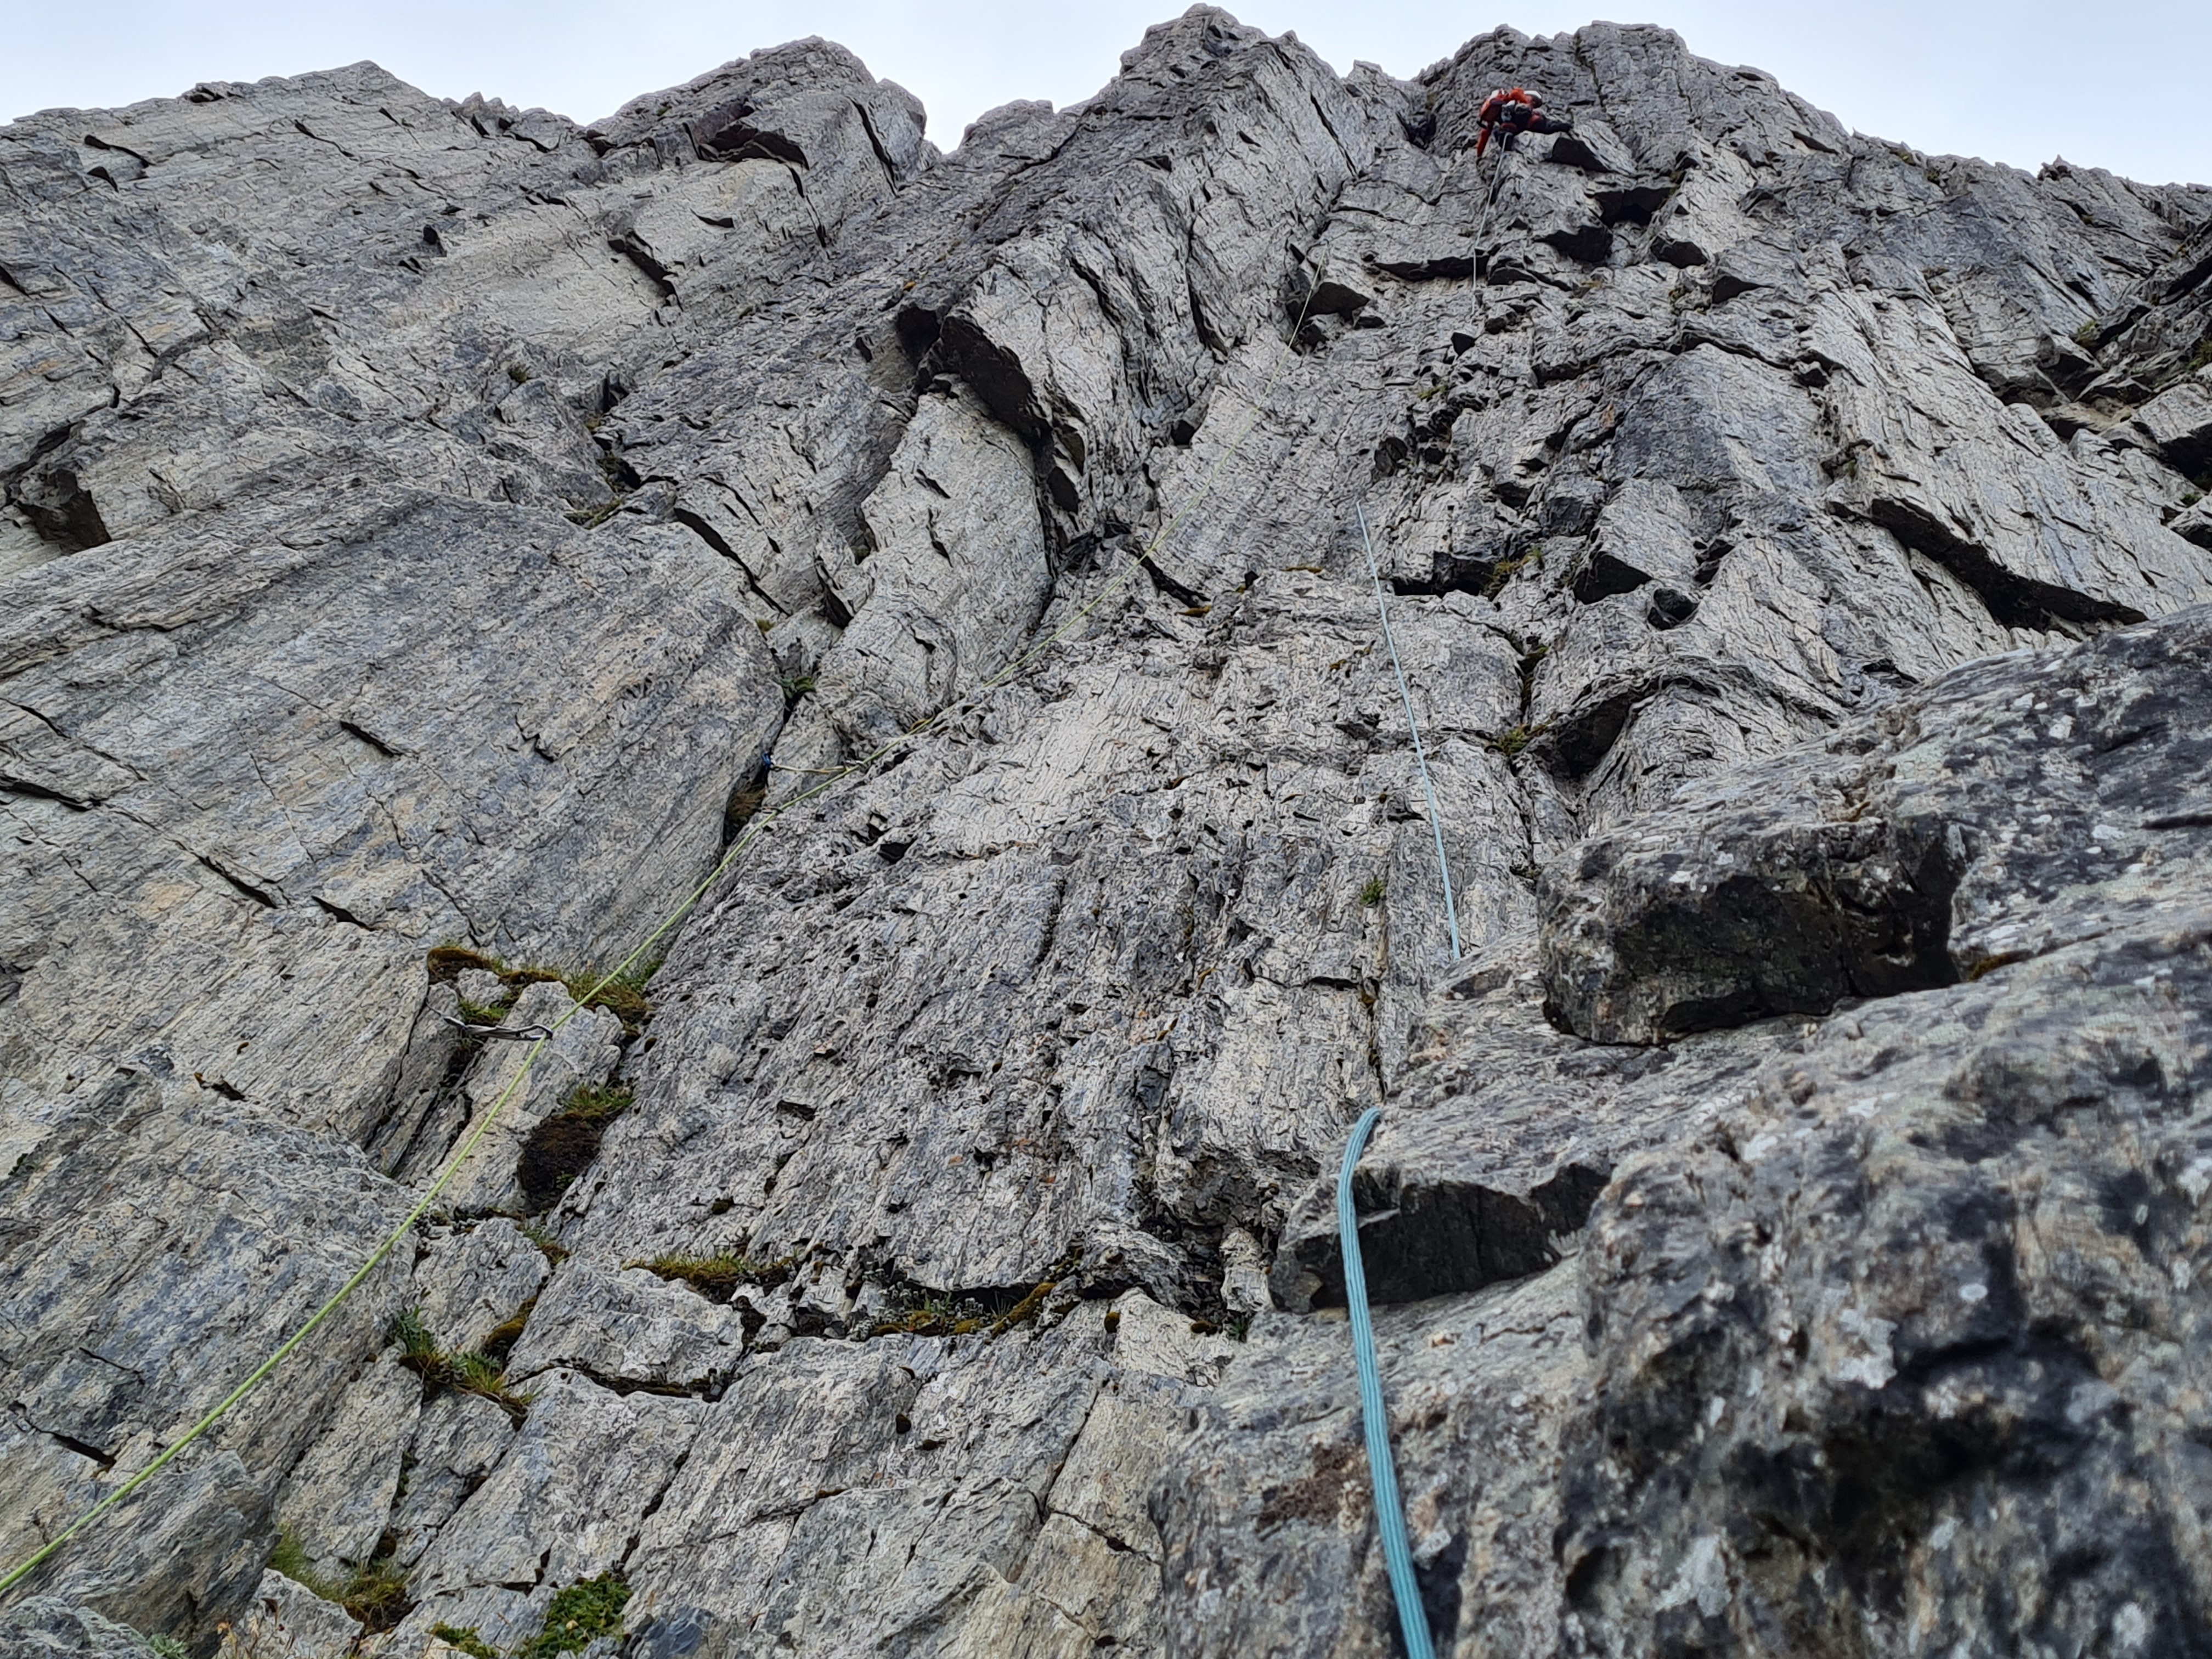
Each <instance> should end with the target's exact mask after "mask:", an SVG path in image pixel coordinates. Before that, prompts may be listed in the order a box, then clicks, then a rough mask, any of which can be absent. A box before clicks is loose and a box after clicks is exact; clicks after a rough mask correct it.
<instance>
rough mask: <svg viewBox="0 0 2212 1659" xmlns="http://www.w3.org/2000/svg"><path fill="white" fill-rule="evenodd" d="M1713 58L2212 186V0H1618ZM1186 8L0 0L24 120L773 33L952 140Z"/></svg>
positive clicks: (542, 97) (1460, 17)
mask: <svg viewBox="0 0 2212 1659" xmlns="http://www.w3.org/2000/svg"><path fill="white" fill-rule="evenodd" d="M1592 3H1593V0H1498V3H1497V4H1496V5H1492V4H1490V3H1484V4H1480V5H1465V4H1450V5H1437V4H1424V3H1402V4H1398V5H1395V6H1389V7H1376V6H1371V5H1354V4H1346V3H1344V0H1335V3H1311V0H1251V3H1248V4H1245V5H1243V6H1231V7H1230V9H1231V10H1232V11H1234V12H1236V13H1237V15H1238V16H1240V17H1241V18H1242V19H1243V21H1246V22H1248V23H1252V24H1256V25H1258V26H1259V27H1262V28H1265V29H1267V30H1268V31H1270V32H1271V33H1281V32H1283V31H1284V30H1285V29H1295V30H1296V31H1297V33H1298V36H1299V38H1300V39H1302V40H1304V41H1305V42H1306V43H1307V44H1308V45H1310V46H1312V47H1313V48H1314V49H1315V50H1316V51H1317V52H1320V53H1321V54H1322V57H1324V58H1327V59H1328V61H1329V62H1330V63H1332V64H1334V65H1335V66H1336V67H1337V68H1338V69H1339V70H1344V69H1347V68H1349V67H1350V65H1351V64H1352V60H1353V59H1355V58H1365V59H1367V60H1368V61H1370V62H1372V63H1378V64H1381V65H1382V66H1383V68H1384V69H1386V70H1389V72H1390V73H1392V74H1394V75H1397V76H1412V75H1413V74H1414V73H1416V72H1417V71H1419V70H1421V69H1422V68H1424V67H1425V66H1426V65H1427V64H1431V63H1433V62H1434V61H1436V60H1437V58H1443V57H1447V56H1449V54H1450V53H1451V52H1452V50H1453V49H1454V48H1455V47H1456V46H1458V45H1459V44H1460V42H1462V40H1467V39H1468V37H1470V36H1472V35H1475V34H1480V33H1483V32H1484V31H1485V30H1486V29H1490V28H1492V27H1496V26H1497V25H1498V24H1499V23H1510V24H1511V25H1512V26H1513V27H1516V28H1518V29H1521V30H1522V31H1524V32H1526V33H1530V34H1550V33H1558V32H1559V31H1561V30H1565V29H1572V28H1574V27H1577V26H1579V25H1580V24H1582V23H1584V22H1587V21H1589V20H1590V18H1591V16H1592V15H1594V14H1593V13H1592V11H1591V10H1590V9H1589V7H1590V6H1591V5H1592ZM1603 3H1606V4H1607V5H1608V6H1611V7H1613V8H1614V9H1611V10H1610V11H1608V12H1605V13H1597V14H1595V15H1610V16H1611V17H1612V18H1613V21H1620V22H1655V23H1663V24H1665V25H1667V26H1668V27H1672V28H1674V29H1675V30H1676V31H1678V32H1679V33H1680V34H1681V35H1682V36H1683V37H1684V39H1686V40H1687V41H1688V42H1689V44H1690V47H1691V49H1692V51H1693V52H1697V53H1699V55H1700V56H1702V57H1705V58H1716V59H1718V60H1720V61H1721V62H1723V63H1729V64H1753V65H1756V66H1757V67H1759V68H1760V69H1763V70H1768V71H1770V72H1771V73H1772V74H1774V75H1776V76H1778V77H1780V79H1781V81H1782V82H1783V84H1784V85H1785V86H1787V87H1789V88H1791V89H1792V90H1793V91H1795V92H1797V93H1798V94H1802V96H1804V97H1806V98H1808V99H1809V100H1812V101H1813V102H1814V103H1815V104H1817V105H1819V106H1821V107H1822V108H1824V109H1826V110H1829V111H1831V112H1833V113H1834V114H1835V115H1836V116H1838V118H1840V119H1841V120H1842V121H1843V123H1844V125H1846V126H1848V127H1853V128H1856V129H1857V130H1858V131H1862V132H1865V133H1868V134H1870V135H1874V136H1876V137H1883V138H1888V139H1892V140H1895V141H1898V142H1901V143H1908V144H1911V145H1913V146H1916V147H1917V148H1918V149H1923V150H1926V151H1929V152H1930V153H1931V154H1943V153H1949V154H1954V155H1978V156H1982V157H1984V158H1985V159H1987V160H1990V161H2006V162H2010V163H2011V164H2013V165H2014V166H2016V167H2027V168H2031V169H2032V168H2033V167H2037V166H2039V165H2040V164H2041V163H2043V162H2045V161H2049V160H2051V158H2052V157H2054V156H2057V155H2063V156H2064V157H2066V159H2067V160H2069V161H2074V162H2075V163H2078V164H2081V165H2087V166H2093V167H2110V168H2111V169H2112V170H2113V171H2114V172H2116V173H2123V174H2125V175H2127V176H2128V177H2130V178H2134V179H2140V180H2142V181H2143V182H2145V183H2148V184H2166V183H2173V182H2197V183H2204V184H2212V96H2209V95H2208V92H2207V88H2208V85H2212V82H2208V81H2207V79H2206V68H2207V65H2208V64H2212V3H2208V0H2068V3H2064V4H2060V3H2056V0H1851V3H1850V5H1849V6H1844V5H1841V4H1836V3H1829V4H1820V5H1814V4H1807V3H1803V0H1634V9H1626V10H1624V9H1619V3H1620V0H1603ZM1175 9H1176V0H1151V3H1129V0H1086V3H1084V4H1081V5H1071V4H1068V3H1066V0H1058V3H1055V0H1021V3H1012V0H903V3H891V0H805V3H797V0H722V3H720V4H712V3H702V0H654V3H653V4H651V5H649V6H647V5H630V4H626V3H623V0H350V3H348V0H306V3H301V0H281V3H278V0H199V3H184V0H106V3H103V4H102V5H101V6H100V9H99V11H98V14H97V16H96V21H95V19H94V16H93V15H90V14H87V13H84V12H81V11H79V10H77V9H76V6H75V5H70V4H61V3H57V0H0V43H4V46H0V120H7V119H12V118H15V117H16V116H19V115H23V114H27V113H29V112H32V111H33V110H38V109H46V108H52V107H54V106H63V105H76V106H82V107H86V108H97V107H105V106H115V105H119V104H125V103H129V102H131V101H133V100H137V99H140V98H151V97H167V96H173V95H175V94H178V93H180V92H183V91H184V90H185V89H186V88H189V87H191V85H192V84H193V83H194V82H198V81H211V80H223V81H251V80H256V79H258V78H259V77H260V76H264V75H292V74H298V73H300V72H301V71H303V70H314V69H329V68H332V67H335V66H336V65H338V64H349V63H353V62H356V61H357V60H359V59H361V58H374V60H375V61H376V62H378V63H380V64H383V65H384V67H385V68H386V69H387V70H391V71H392V73H393V74H395V75H398V76H400V77H401V78H403V79H404V80H407V81H410V82H413V83H414V84H416V86H419V87H421V88H423V89H425V90H426V91H428V92H431V93H433V94H438V95H440V96H443V97H451V98H460V97H465V96H466V95H467V94H470V93H471V92H482V93H483V94H486V95H487V96H489V97H499V98H504V99H506V100H507V101H508V102H509V103H511V104H514V105H518V106H524V107H527V106H532V105H538V106H544V107H545V108H548V109H551V110H555V111H557V112H560V113H562V114H563V115H568V116H572V117H574V118H577V119H579V120H590V119H592V118H596V117H599V116H601V115H605V114H608V113H610V112H612V111H613V110H614V109H615V108H617V106H620V105H622V104H623V103H624V102H627V101H628V100H629V99H631V98H633V97H635V96H636V95H638V94H641V93H646V92H652V91H657V90H659V88H663V87H667V86H672V85H675V84H677V83H678V82H683V81H688V80H690V78H691V77H692V76H696V75H700V74H702V73H704V72H705V71H707V70H710V69H713V68H714V67H715V66H716V65H717V64H721V63H724V62H726V61H727V60H729V59H731V58H738V57H742V56H744V54H745V53H746V52H750V51H753V50H754V49H756V48H757V47H760V46H773V45H775V44H777V43H778V42H781V41H784V40H793V39H797V38H799V37H800V36H802V35H808V34H822V35H826V36H828V37H829V39H831V40H837V41H841V42H842V43H843V44H844V45H846V46H849V47H851V48H852V49H853V50H854V52H858V53H859V54H860V57H861V58H864V59H865V60H866V62H867V64H868V66H869V68H870V69H871V70H873V71H874V73H875V74H877V75H878V76H888V77H889V78H890V79H891V80H894V81H896V82H899V83H900V84H901V85H902V86H904V87H906V88H908V89H909V90H910V91H912V92H915V93H916V94H919V95H920V96H921V100H922V101H923V102H924V103H925V104H926V105H927V106H928V109H929V113H930V121H929V132H930V137H932V138H933V139H934V140H935V141H936V143H938V145H939V147H940V148H942V149H951V148H952V147H953V146H954V145H956V144H957V143H958V142H959V137H960V133H961V131H962V129H963V127H965V126H966V125H967V124H968V123H969V121H972V120H973V119H975V117H976V116H978V115H980V114H981V113H982V112H984V111H985V110H987V109H989V108H992V107H994V106H997V105H999V104H1002V103H1005V102H1006V101H1007V100H1011V99H1015V98H1049V99H1050V100H1053V102H1054V103H1055V104H1070V103H1074V102H1077V101H1078V100H1081V99H1083V98H1085V97H1088V96H1089V95H1090V94H1091V93H1093V92H1095V91H1097V88H1099V87H1100V86H1101V85H1103V83H1104V82H1106V81H1107V80H1108V79H1109V78H1110V77H1111V76H1112V75H1113V74H1114V71H1115V64H1116V60H1117V58H1119V57H1120V55H1121V52H1122V51H1124V50H1125V49H1126V48H1127V47H1128V46H1132V45H1133V44H1135V42H1136V40H1138V38H1139V36H1140V35H1141V34H1142V33H1144V29H1145V27H1146V24H1148V23H1152V22H1158V21H1161V20H1162V19H1164V18H1165V17H1167V16H1170V15H1173V13H1174V10H1175Z"/></svg>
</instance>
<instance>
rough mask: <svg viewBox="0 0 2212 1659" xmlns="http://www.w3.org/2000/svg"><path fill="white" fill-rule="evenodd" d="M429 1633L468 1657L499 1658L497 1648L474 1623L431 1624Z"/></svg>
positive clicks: (479, 1658) (480, 1658)
mask: <svg viewBox="0 0 2212 1659" xmlns="http://www.w3.org/2000/svg"><path fill="white" fill-rule="evenodd" d="M430 1634H431V1635H433V1636H435V1637H436V1638H438V1639H439V1640H440V1641H441V1642H443V1643H444V1644H446V1645H447V1647H449V1648H459V1650H461V1651H462V1652H463V1653H465V1654H467V1655H468V1656H469V1659H499V1650H498V1649H497V1648H495V1647H494V1646H492V1644H490V1643H489V1642H487V1641H485V1640H484V1639H483V1632H482V1631H480V1630H478V1629H477V1627H476V1626H474V1625H458V1626H456V1625H433V1626H430Z"/></svg>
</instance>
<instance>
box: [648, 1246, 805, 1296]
mask: <svg viewBox="0 0 2212 1659" xmlns="http://www.w3.org/2000/svg"><path fill="white" fill-rule="evenodd" d="M796 1265H797V1262H796V1259H795V1258H793V1257H792V1256H780V1257H778V1258H777V1259H776V1260H775V1261H754V1260H753V1259H752V1258H751V1257H750V1256H743V1255H656V1256H654V1257H653V1258H652V1259H651V1260H649V1261H625V1262H623V1266H624V1267H642V1268H644V1269H645V1270H646V1271H647V1273H657V1274H659V1276H660V1277H661V1278H663V1279H672V1280H675V1281H677V1282H678V1283H680V1284H684V1285H690V1287H691V1288H692V1289H693V1290H695V1291H698V1292H699V1294H700V1295H702V1296H703V1297H706V1298H707V1299H708V1301H710V1302H727V1301H728V1300H729V1299H730V1297H732V1295H733V1294H735V1293H736V1291H737V1288H738V1285H781V1284H782V1283H783V1281H784V1280H786V1279H789V1278H790V1277H791V1273H792V1269H793V1267H795V1266H796Z"/></svg>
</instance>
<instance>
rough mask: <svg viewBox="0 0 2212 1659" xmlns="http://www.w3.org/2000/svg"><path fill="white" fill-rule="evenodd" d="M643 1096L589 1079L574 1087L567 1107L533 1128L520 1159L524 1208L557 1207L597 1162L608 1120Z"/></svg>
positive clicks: (517, 1162) (517, 1171)
mask: <svg viewBox="0 0 2212 1659" xmlns="http://www.w3.org/2000/svg"><path fill="white" fill-rule="evenodd" d="M636 1099H637V1096H636V1095H635V1093H634V1092H633V1091H630V1090H629V1089H623V1088H617V1087H614V1086H612V1085H608V1086H605V1087H594V1086H592V1085H589V1084H586V1085H580V1086H579V1087H578V1088H576V1089H574V1090H573V1091H570V1093H569V1096H568V1100H567V1101H566V1102H565V1103H563V1105H562V1109H561V1110H559V1111H557V1112H556V1113H554V1114H553V1115H551V1116H550V1117H548V1118H547V1119H545V1120H544V1121H543V1122H542V1123H540V1124H538V1127H536V1128H534V1129H532V1131H531V1132H530V1135H529V1138H528V1139H526V1140H525V1141H524V1142H523V1143H522V1152H521V1155H520V1157H519V1158H516V1160H515V1164H514V1179H515V1184H516V1185H518V1186H520V1188H522V1202H523V1207H524V1208H525V1209H526V1210H528V1211H530V1212H532V1213H533V1214H536V1213H538V1212H543V1211H545V1210H550V1209H551V1208H552V1207H553V1206H555V1205H556V1204H557V1203H559V1202H560V1201H561V1195H562V1194H563V1193H565V1192H567V1191H568V1188H569V1186H570V1184H571V1183H572V1182H574V1181H575V1179H576V1177H577V1176H580V1175H581V1174H583V1173H584V1171H585V1170H588V1169H590V1168H591V1167H592V1160H593V1159H594V1158H598V1157H599V1142H600V1140H601V1139H602V1138H603V1137H604V1136H605V1134H606V1132H607V1125H608V1124H610V1123H611V1122H613V1121H615V1120H616V1119H617V1118H618V1117H620V1116H621V1115H623V1113H624V1112H626V1111H628V1110H629V1109H630V1107H631V1105H632V1104H633V1103H635V1101H636Z"/></svg>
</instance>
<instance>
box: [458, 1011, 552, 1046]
mask: <svg viewBox="0 0 2212 1659" xmlns="http://www.w3.org/2000/svg"><path fill="white" fill-rule="evenodd" d="M439 1018H441V1019H442V1020H444V1021H445V1022H446V1024H448V1025H458V1026H459V1027H460V1028H461V1030H464V1031H465V1032H467V1033H468V1034H469V1035H470V1036H472V1037H481V1038H483V1040H484V1041H485V1042H542V1041H544V1039H545V1038H548V1037H550V1036H552V1035H553V1028H552V1027H551V1026H550V1025H525V1026H521V1027H520V1028H517V1029H514V1030H509V1029H508V1028H507V1026H504V1025H471V1024H469V1023H468V1021H466V1020H465V1019H462V1018H459V1017H458V1016H456V1015H453V1014H441V1015H440V1016H439Z"/></svg>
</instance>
